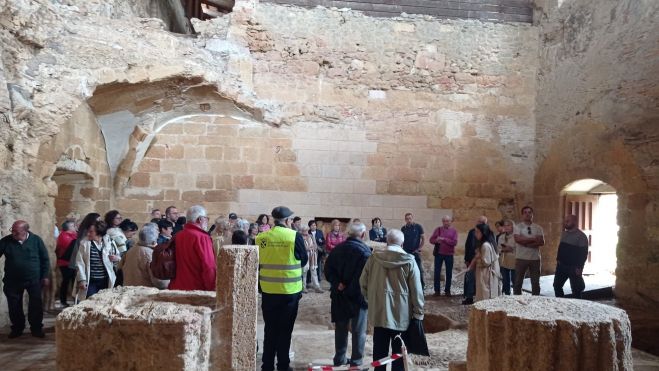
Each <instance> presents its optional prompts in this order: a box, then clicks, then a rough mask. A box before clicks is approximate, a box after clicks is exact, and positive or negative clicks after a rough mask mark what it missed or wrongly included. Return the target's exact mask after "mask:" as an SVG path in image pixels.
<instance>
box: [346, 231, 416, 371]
mask: <svg viewBox="0 0 659 371" xmlns="http://www.w3.org/2000/svg"><path fill="white" fill-rule="evenodd" d="M403 241H404V236H403V232H401V231H400V230H398V229H392V230H390V231H389V232H388V233H387V247H386V248H385V249H383V250H376V251H374V252H373V255H371V257H370V258H369V259H368V261H367V262H366V266H364V270H363V271H362V275H361V278H360V279H359V284H360V286H361V290H362V294H363V295H364V297H365V298H366V299H367V301H368V320H369V322H370V323H371V324H372V325H373V326H374V327H375V328H374V331H373V359H374V360H378V359H381V358H384V357H386V356H388V355H389V346H390V344H391V350H392V352H393V353H400V352H401V343H400V341H399V340H394V338H395V337H396V336H397V335H398V334H400V333H401V332H404V331H406V330H407V328H408V326H409V325H410V321H411V320H420V321H421V320H423V304H424V298H423V289H422V287H421V276H420V274H419V268H418V267H417V265H416V262H415V261H414V256H413V255H411V254H408V253H406V252H405V250H403V248H402V247H401V246H402V245H403ZM403 367H404V366H403V360H402V359H399V360H396V361H394V362H393V363H392V365H391V370H392V371H397V370H403ZM375 369H376V370H382V371H383V370H385V369H386V367H384V366H381V367H376V368H375Z"/></svg>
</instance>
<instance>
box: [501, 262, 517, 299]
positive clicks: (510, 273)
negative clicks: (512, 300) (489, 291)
mask: <svg viewBox="0 0 659 371" xmlns="http://www.w3.org/2000/svg"><path fill="white" fill-rule="evenodd" d="M500 270H501V276H502V277H503V287H502V290H503V293H504V294H505V295H510V287H511V286H512V284H513V282H515V270H514V269H508V268H504V267H501V268H500Z"/></svg>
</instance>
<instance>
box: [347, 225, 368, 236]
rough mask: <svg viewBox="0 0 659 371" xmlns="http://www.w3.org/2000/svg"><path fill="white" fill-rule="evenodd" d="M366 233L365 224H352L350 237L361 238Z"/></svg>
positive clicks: (349, 229)
mask: <svg viewBox="0 0 659 371" xmlns="http://www.w3.org/2000/svg"><path fill="white" fill-rule="evenodd" d="M364 232H366V226H365V225H364V223H352V224H350V228H348V236H350V237H361V236H362V235H363V234H364Z"/></svg>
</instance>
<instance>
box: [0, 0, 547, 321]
mask: <svg viewBox="0 0 659 371" xmlns="http://www.w3.org/2000/svg"><path fill="white" fill-rule="evenodd" d="M150 4H151V3H150V2H149V1H147V0H144V1H141V2H134V3H131V2H126V1H120V0H116V1H110V2H98V1H92V2H82V1H81V2H75V1H73V2H69V5H63V4H59V3H51V2H48V1H34V2H28V1H18V0H17V1H0V9H2V11H1V13H0V19H2V33H0V36H1V40H2V42H3V45H4V46H5V48H4V50H3V54H2V62H3V63H2V65H3V69H2V78H3V79H4V80H6V81H7V83H8V84H9V85H8V86H9V89H8V90H7V91H6V94H5V93H2V95H0V96H2V97H5V98H7V97H9V98H10V99H9V100H7V99H4V98H3V99H2V100H1V101H0V102H4V103H3V107H4V106H7V104H8V105H9V108H10V109H9V111H8V112H7V113H6V115H7V120H8V121H9V124H10V125H9V126H8V127H7V126H3V128H2V131H0V133H2V135H3V136H2V138H3V141H4V143H5V146H3V147H2V148H0V160H2V162H3V164H5V166H4V167H3V169H2V173H1V174H0V175H1V177H2V179H3V180H5V181H3V182H2V184H1V185H0V187H2V188H1V190H2V195H3V206H2V207H3V213H2V215H1V216H0V218H1V219H0V227H2V229H3V230H6V228H7V227H8V226H9V225H10V224H11V222H12V221H13V220H15V219H16V218H25V219H27V220H28V221H30V222H31V224H32V225H33V228H34V231H35V232H36V233H38V234H40V235H42V236H44V237H45V238H46V240H47V242H48V243H49V244H52V237H51V228H52V225H53V223H54V221H55V215H56V213H57V215H59V217H61V216H62V215H64V214H65V211H68V209H69V208H74V207H75V208H80V210H77V211H78V212H80V213H81V214H84V212H86V211H91V209H93V208H96V209H97V210H96V211H98V212H101V213H102V212H105V211H106V210H107V209H108V208H118V209H120V210H122V212H124V214H126V215H128V216H131V217H134V218H135V219H136V220H138V221H145V220H146V213H147V212H148V210H149V209H150V208H151V207H153V206H160V207H165V206H167V205H168V204H169V203H172V204H177V205H179V207H181V208H184V207H185V206H187V205H189V204H191V203H197V202H202V203H206V204H207V205H208V206H209V209H210V210H211V212H212V213H220V212H224V213H226V212H227V211H229V210H235V211H238V212H240V213H241V214H243V215H246V216H254V215H256V214H258V213H260V212H264V211H267V210H269V209H271V208H272V207H273V206H275V204H279V203H281V202H282V201H286V203H289V204H290V205H291V206H292V207H294V208H296V209H297V210H298V213H299V214H300V215H302V216H305V217H312V216H328V217H355V216H357V217H361V218H364V219H366V220H368V219H369V218H370V217H373V216H380V217H382V218H383V219H384V220H385V222H386V223H387V224H388V225H389V226H399V225H400V224H402V214H403V213H404V212H405V211H408V210H410V211H413V212H415V213H416V214H417V215H418V220H419V221H420V222H422V223H423V224H424V225H425V227H426V229H428V230H429V231H430V230H432V228H434V227H435V226H436V225H437V224H439V218H440V216H441V215H443V214H451V213H452V214H453V215H454V216H455V217H456V226H457V227H458V228H459V229H460V230H461V231H463V232H464V231H466V230H467V228H468V227H469V226H470V225H471V224H472V221H473V219H474V218H475V217H476V216H477V215H478V214H481V213H486V214H488V215H491V216H492V215H493V214H494V215H498V214H499V213H498V211H497V205H498V204H499V203H500V202H501V201H502V200H513V202H515V201H517V202H518V203H525V202H527V201H528V200H530V198H531V186H532V174H533V171H534V170H533V169H534V166H535V164H534V163H533V162H532V161H529V159H530V158H534V156H535V154H534V146H533V143H534V142H533V141H534V138H535V124H534V115H533V104H534V96H535V83H536V82H535V73H536V65H537V36H536V30H535V29H534V28H533V27H532V26H530V25H527V24H490V23H483V22H480V21H449V20H435V19H432V18H428V17H406V18H400V19H377V20H375V19H372V18H368V17H365V16H363V15H361V14H359V13H354V12H341V11H336V10H327V9H313V10H305V9H301V8H293V7H283V6H278V5H272V4H253V3H250V2H239V3H238V4H237V5H236V7H235V8H234V12H233V13H231V15H230V16H227V17H226V18H224V19H216V20H213V21H208V22H196V24H195V29H197V30H198V31H199V32H200V35H199V37H198V38H196V39H194V38H189V37H186V36H182V35H176V34H172V33H169V32H166V31H165V28H166V27H165V25H164V24H163V22H162V21H161V20H158V19H144V18H138V16H144V15H146V14H150V13H148V9H150V8H149V7H150V6H151V5H150ZM145 12H146V14H145ZM155 15H157V14H155ZM99 35H103V37H99ZM3 86H4V85H3ZM3 91H4V90H3ZM87 105H88V106H89V108H87ZM92 113H93V115H92ZM202 115H206V116H202ZM94 123H95V124H96V125H97V126H99V127H100V132H101V133H102V134H103V135H104V136H103V137H101V136H100V135H99V130H95V129H94V128H93V126H94ZM67 125H68V126H67ZM78 127H80V129H81V131H80V132H77V131H76V130H77V129H78ZM213 130H216V131H213ZM257 136H261V137H260V138H258V137H257ZM266 136H267V138H266ZM69 140H70V142H67V141H69ZM102 142H105V152H104V151H103V148H102V144H101V143H102ZM75 143H79V146H80V147H75V148H72V149H71V150H70V151H69V149H68V147H67V148H64V144H66V145H67V146H71V145H75ZM67 156H68V157H67ZM104 156H105V157H106V159H107V163H106V164H103V163H102V162H103V161H102V158H103V157H104ZM60 161H61V162H63V164H60V165H61V166H60V165H58V162H60ZM106 166H107V167H106ZM58 167H61V168H63V169H68V170H67V171H68V172H69V173H70V172H72V171H73V172H74V173H75V174H77V175H78V176H79V177H80V179H78V180H81V181H82V183H84V184H83V185H79V184H78V185H75V186H71V185H70V184H69V183H66V182H65V180H66V178H62V177H61V176H60V175H62V174H60V173H58V170H56V169H58ZM69 173H67V174H69ZM78 173H79V174H78ZM92 173H93V174H92ZM85 174H88V175H91V176H92V178H91V179H90V178H89V177H88V176H86V175H85ZM108 174H110V177H108ZM69 175H70V174H69ZM58 176H60V178H58ZM64 176H68V175H64ZM69 180H70V179H69ZM58 183H60V184H62V186H61V187H59V189H58V188H57V185H58ZM90 186H91V187H90ZM18 190H22V191H18ZM280 191H285V193H280ZM69 196H70V203H68V204H67V202H66V198H67V197H69ZM56 201H57V206H58V210H57V212H56V211H55V208H54V206H55V205H56ZM428 233H430V232H428ZM3 309H4V308H3Z"/></svg>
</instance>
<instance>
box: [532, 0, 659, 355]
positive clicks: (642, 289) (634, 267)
mask: <svg viewBox="0 0 659 371" xmlns="http://www.w3.org/2000/svg"><path fill="white" fill-rule="evenodd" d="M537 3H538V5H539V6H540V7H541V10H542V11H541V12H537V14H536V15H537V16H538V17H537V18H538V20H539V28H540V40H541V47H540V53H541V55H540V69H539V75H538V95H537V104H536V106H537V107H536V120H537V134H536V138H537V143H538V147H537V148H538V149H537V151H538V152H537V160H538V164H539V167H538V171H537V173H536V176H535V187H534V196H535V197H534V199H535V203H534V205H535V206H536V215H537V217H538V221H539V222H540V224H542V225H543V226H544V227H545V230H546V231H547V232H548V234H547V237H548V238H547V245H546V247H545V249H544V256H545V257H546V259H545V260H544V263H543V264H544V269H543V270H544V271H546V272H550V271H553V267H554V264H555V262H554V257H555V256H556V249H557V246H558V241H557V240H558V238H559V235H560V230H561V222H560V221H561V218H562V215H561V210H562V206H561V200H560V196H559V195H560V192H561V190H562V189H563V187H565V186H566V185H567V184H568V183H570V182H572V181H574V180H578V179H583V178H594V179H600V180H602V181H605V182H607V183H608V184H611V185H612V186H613V187H615V188H616V190H617V192H618V197H619V198H618V202H619V203H618V208H619V210H618V225H619V226H620V231H619V243H618V249H617V261H618V268H617V270H616V276H617V281H616V287H615V295H616V297H617V298H618V302H619V303H620V304H621V305H622V306H623V307H624V308H625V309H627V310H628V312H629V313H630V317H631V320H632V327H633V332H634V341H635V346H637V347H641V348H644V349H650V350H652V351H653V352H655V353H656V352H657V351H658V349H657V347H656V340H654V339H656V334H657V327H656V323H657V318H656V310H655V309H654V308H655V307H656V302H657V300H659V294H658V292H659V286H658V285H659V273H657V272H659V269H658V268H659V259H658V258H657V257H658V256H659V247H658V246H659V214H658V212H659V211H658V210H659V163H657V161H656V157H657V153H659V137H658V136H657V122H658V119H659V108H658V107H659V93H658V88H657V87H658V85H657V84H658V79H657V76H659V60H658V59H657V58H656V55H657V53H658V52H659V41H658V39H657V37H656V35H657V33H658V32H659V26H658V25H657V22H656V19H657V17H658V16H659V3H657V2H656V1H632V0H629V1H611V0H607V1H558V2H556V1H553V0H546V1H537Z"/></svg>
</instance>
